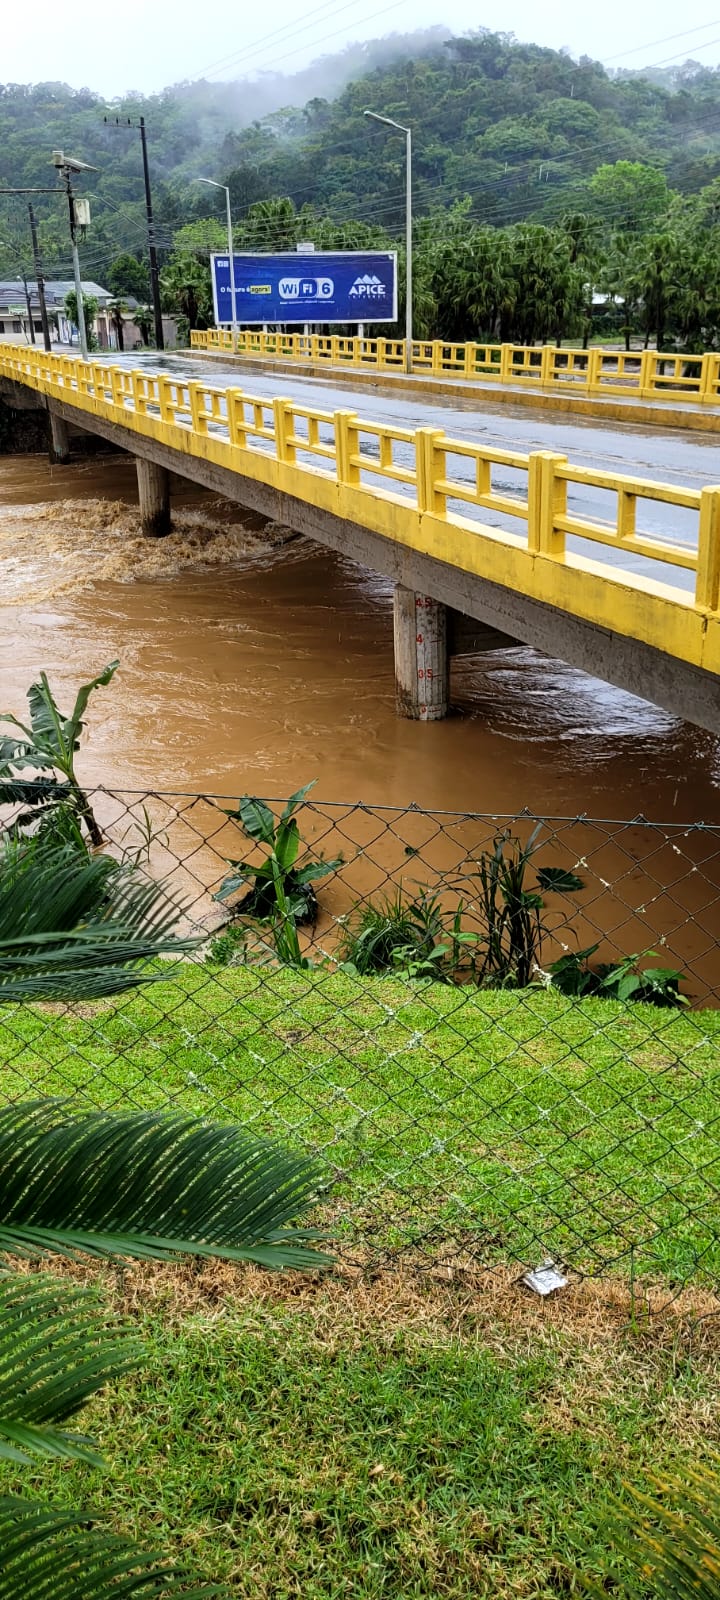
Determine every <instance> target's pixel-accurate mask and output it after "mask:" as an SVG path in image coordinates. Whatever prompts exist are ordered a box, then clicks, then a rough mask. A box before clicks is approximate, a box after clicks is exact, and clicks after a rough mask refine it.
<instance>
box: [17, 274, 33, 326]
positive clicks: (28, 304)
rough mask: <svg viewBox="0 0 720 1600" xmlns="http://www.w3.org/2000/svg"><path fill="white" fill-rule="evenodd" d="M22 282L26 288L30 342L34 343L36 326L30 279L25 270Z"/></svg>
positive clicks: (21, 278)
mask: <svg viewBox="0 0 720 1600" xmlns="http://www.w3.org/2000/svg"><path fill="white" fill-rule="evenodd" d="M20 282H21V284H22V286H23V289H24V290H25V304H26V306H27V314H28V330H29V333H30V343H31V344H34V343H35V328H34V326H33V314H32V306H31V304H30V290H29V288H28V281H27V278H26V276H25V273H24V272H23V273H22V274H21V277H20Z"/></svg>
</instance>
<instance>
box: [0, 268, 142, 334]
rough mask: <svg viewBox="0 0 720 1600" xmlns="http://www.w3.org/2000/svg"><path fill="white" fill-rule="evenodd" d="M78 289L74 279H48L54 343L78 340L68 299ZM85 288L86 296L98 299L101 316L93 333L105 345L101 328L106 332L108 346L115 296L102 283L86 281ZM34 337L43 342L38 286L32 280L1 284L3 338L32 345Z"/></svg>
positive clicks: (47, 301) (0, 308) (99, 314)
mask: <svg viewBox="0 0 720 1600" xmlns="http://www.w3.org/2000/svg"><path fill="white" fill-rule="evenodd" d="M74 288H75V282H74V280H73V279H72V278H48V279H47V280H46V283H45V304H46V306H47V313H48V318H49V321H50V334H51V337H52V339H53V342H54V343H58V344H72V343H73V341H74V340H75V341H76V340H77V330H75V329H74V328H73V326H72V324H71V322H70V319H69V317H68V314H67V312H66V310H65V296H66V294H68V293H69V291H70V290H71V289H74ZM82 288H83V294H84V295H87V296H92V297H93V299H95V300H97V303H98V314H97V318H96V320H95V322H94V324H93V332H94V333H96V334H97V335H98V339H99V341H100V342H102V338H101V328H102V329H104V332H105V340H106V347H107V342H108V330H109V325H110V318H109V313H108V307H109V306H110V305H111V304H112V301H113V298H114V297H113V295H111V293H110V290H109V289H103V288H102V285H101V284H99V283H93V282H92V281H87V282H83V286H82ZM33 334H34V335H35V339H36V340H37V338H38V335H39V336H40V340H42V321H41V319H40V300H39V298H38V292H37V283H35V282H34V280H33V279H32V278H28V279H27V282H25V281H24V280H23V279H22V278H6V279H4V280H2V281H0V339H2V340H5V341H10V342H12V343H18V341H24V342H25V343H27V344H32V343H33V337H32V336H33Z"/></svg>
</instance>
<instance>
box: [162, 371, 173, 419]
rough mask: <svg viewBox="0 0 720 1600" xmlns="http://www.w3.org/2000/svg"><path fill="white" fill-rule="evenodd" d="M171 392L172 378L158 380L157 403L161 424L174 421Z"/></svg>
mask: <svg viewBox="0 0 720 1600" xmlns="http://www.w3.org/2000/svg"><path fill="white" fill-rule="evenodd" d="M172 391H173V382H172V378H158V401H159V404H160V417H161V420H162V421H163V422H174V421H175V406H174V404H173V397H172Z"/></svg>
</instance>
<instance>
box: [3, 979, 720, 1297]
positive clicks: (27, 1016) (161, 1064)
mask: <svg viewBox="0 0 720 1600" xmlns="http://www.w3.org/2000/svg"><path fill="white" fill-rule="evenodd" d="M719 1041H720V1013H718V1012H696V1013H689V1012H688V1013H681V1014H678V1013H674V1012H666V1011H658V1010H656V1009H654V1008H653V1007H650V1006H643V1005H636V1006H634V1007H632V1006H631V1007H621V1006H619V1005H617V1004H615V1003H612V1002H608V1001H598V1000H595V1001H586V1002H583V1003H582V1004H571V1003H570V1002H569V1001H567V1000H565V999H564V998H563V997H562V996H560V995H556V994H548V993H546V992H543V991H541V990H525V991H523V992H520V993H514V994H513V993H497V992H495V993H493V992H487V991H486V992H479V991H477V990H475V989H469V988H468V989H457V988H451V987H447V988H446V987H442V986H439V985H432V986H430V987H426V988H419V987H417V986H416V987H413V986H412V985H409V984H407V983H403V982H400V981H398V980H395V979H376V980H368V979H362V980H357V979H352V978H350V977H348V976H345V975H343V974H328V973H325V972H315V973H310V974H302V973H295V972H290V971H287V970H285V971H269V970H260V969H255V968H252V969H247V968H230V969H228V968H218V967H209V966H201V965H188V966H185V967H184V968H182V969H181V971H180V972H179V974H177V975H176V976H174V977H172V978H171V979H169V980H168V981H164V982H162V983H160V984H157V985H153V986H151V987H148V988H147V989H145V990H143V991H140V992H138V993H136V994H134V995H133V996H132V997H130V998H123V999H122V1000H121V1001H118V1002H112V1003H111V1002H107V1003H104V1004H102V1005H99V1006H96V1007H88V1006H84V1007H77V1008H75V1009H74V1010H73V1009H72V1008H67V1009H62V1010H61V1009H60V1008H57V1010H56V1011H54V1012H53V1011H51V1010H49V1009H47V1008H46V1009H44V1010H43V1009H41V1008H38V1007H23V1008H18V1009H14V1010H10V1009H9V1008H3V1011H2V1016H1V1017H0V1063H2V1065H1V1066H0V1072H1V1074H2V1078H1V1083H0V1089H1V1092H2V1093H3V1094H4V1095H5V1096H7V1097H11V1098H13V1099H17V1098H19V1097H21V1096H25V1097H27V1096H28V1094H31V1093H39V1092H42V1093H52V1094H61V1095H63V1094H71V1095H72V1096H74V1097H79V1098H80V1099H82V1100H84V1101H86V1102H90V1103H92V1104H95V1105H103V1106H108V1107H115V1108H123V1107H128V1106H136V1107H158V1106H167V1105H175V1106H182V1107H184V1108H186V1109H188V1110H190V1111H193V1112H197V1113H201V1114H203V1115H213V1116H218V1117H224V1118H227V1117H233V1118H237V1119H239V1120H240V1121H243V1122H245V1123H250V1124H251V1125H252V1126H253V1127H254V1128H256V1129H257V1130H258V1131H262V1132H263V1133H265V1134H268V1135H272V1136H274V1137H280V1138H282V1139H284V1140H287V1141H289V1142H291V1143H300V1144H302V1145H303V1146H304V1147H306V1148H310V1149H312V1150H314V1151H316V1152H317V1154H318V1157H319V1160H320V1165H321V1168H322V1170H323V1173H324V1174H325V1176H326V1177H327V1179H328V1181H329V1182H330V1183H331V1184H332V1190H331V1196H332V1197H331V1200H330V1205H331V1208H332V1211H333V1214H334V1215H335V1217H336V1218H337V1226H338V1227H339V1228H340V1230H341V1231H342V1230H345V1232H353V1231H354V1233H355V1236H356V1237H357V1236H358V1235H359V1236H360V1237H361V1238H364V1239H365V1240H369V1241H370V1242H371V1243H373V1244H376V1245H381V1246H387V1245H394V1244H406V1243H413V1242H414V1243H419V1244H422V1243H423V1242H425V1244H426V1246H427V1247H430V1246H429V1240H430V1239H435V1240H437V1239H439V1238H441V1237H442V1236H443V1235H444V1236H445V1237H447V1236H448V1235H450V1234H453V1235H455V1236H461V1237H462V1238H463V1239H464V1240H465V1241H466V1242H468V1243H469V1244H471V1245H474V1247H475V1249H476V1251H477V1253H478V1254H479V1255H480V1257H481V1258H482V1259H484V1260H487V1259H493V1260H498V1259H500V1260H502V1259H505V1260H509V1261H518V1260H523V1261H524V1260H528V1261H534V1260H535V1259H536V1258H537V1256H538V1253H540V1252H545V1251H550V1252H551V1253H555V1254H557V1255H558V1256H559V1257H562V1258H563V1259H565V1260H567V1261H568V1262H569V1263H570V1264H572V1265H574V1266H577V1267H579V1268H583V1269H585V1270H590V1271H593V1270H601V1269H602V1270H612V1269H615V1268H616V1269H618V1270H621V1271H622V1272H624V1273H626V1272H627V1271H628V1270H629V1268H630V1264H631V1252H632V1255H633V1267H634V1270H637V1271H640V1272H645V1273H653V1274H661V1275H662V1276H663V1277H664V1278H666V1279H669V1280H670V1281H677V1280H682V1281H685V1280H687V1279H689V1278H692V1277H695V1278H697V1279H699V1280H701V1279H703V1278H707V1279H709V1278H712V1277H715V1276H716V1275H717V1272H718V1269H719V1268H720V1212H719V1208H718V1193H719V1190H720V1166H719V1164H718V1129H719V1127H720V1122H719V1117H718V1108H719V1106H720V1099H719V1089H720V1063H719V1059H718V1043H719ZM433 1248H434V1246H433Z"/></svg>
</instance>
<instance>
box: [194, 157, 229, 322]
mask: <svg viewBox="0 0 720 1600" xmlns="http://www.w3.org/2000/svg"><path fill="white" fill-rule="evenodd" d="M197 181H198V183H209V185H210V187H211V189H224V190H225V210H226V215H227V237H228V255H229V257H230V299H231V301H232V315H231V318H230V323H231V326H232V331H233V333H234V334H235V333H237V311H236V308H235V256H234V254H233V232H232V217H231V215H230V190H229V188H228V186H227V184H226V183H216V182H215V179H214V178H198V180H197Z"/></svg>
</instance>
